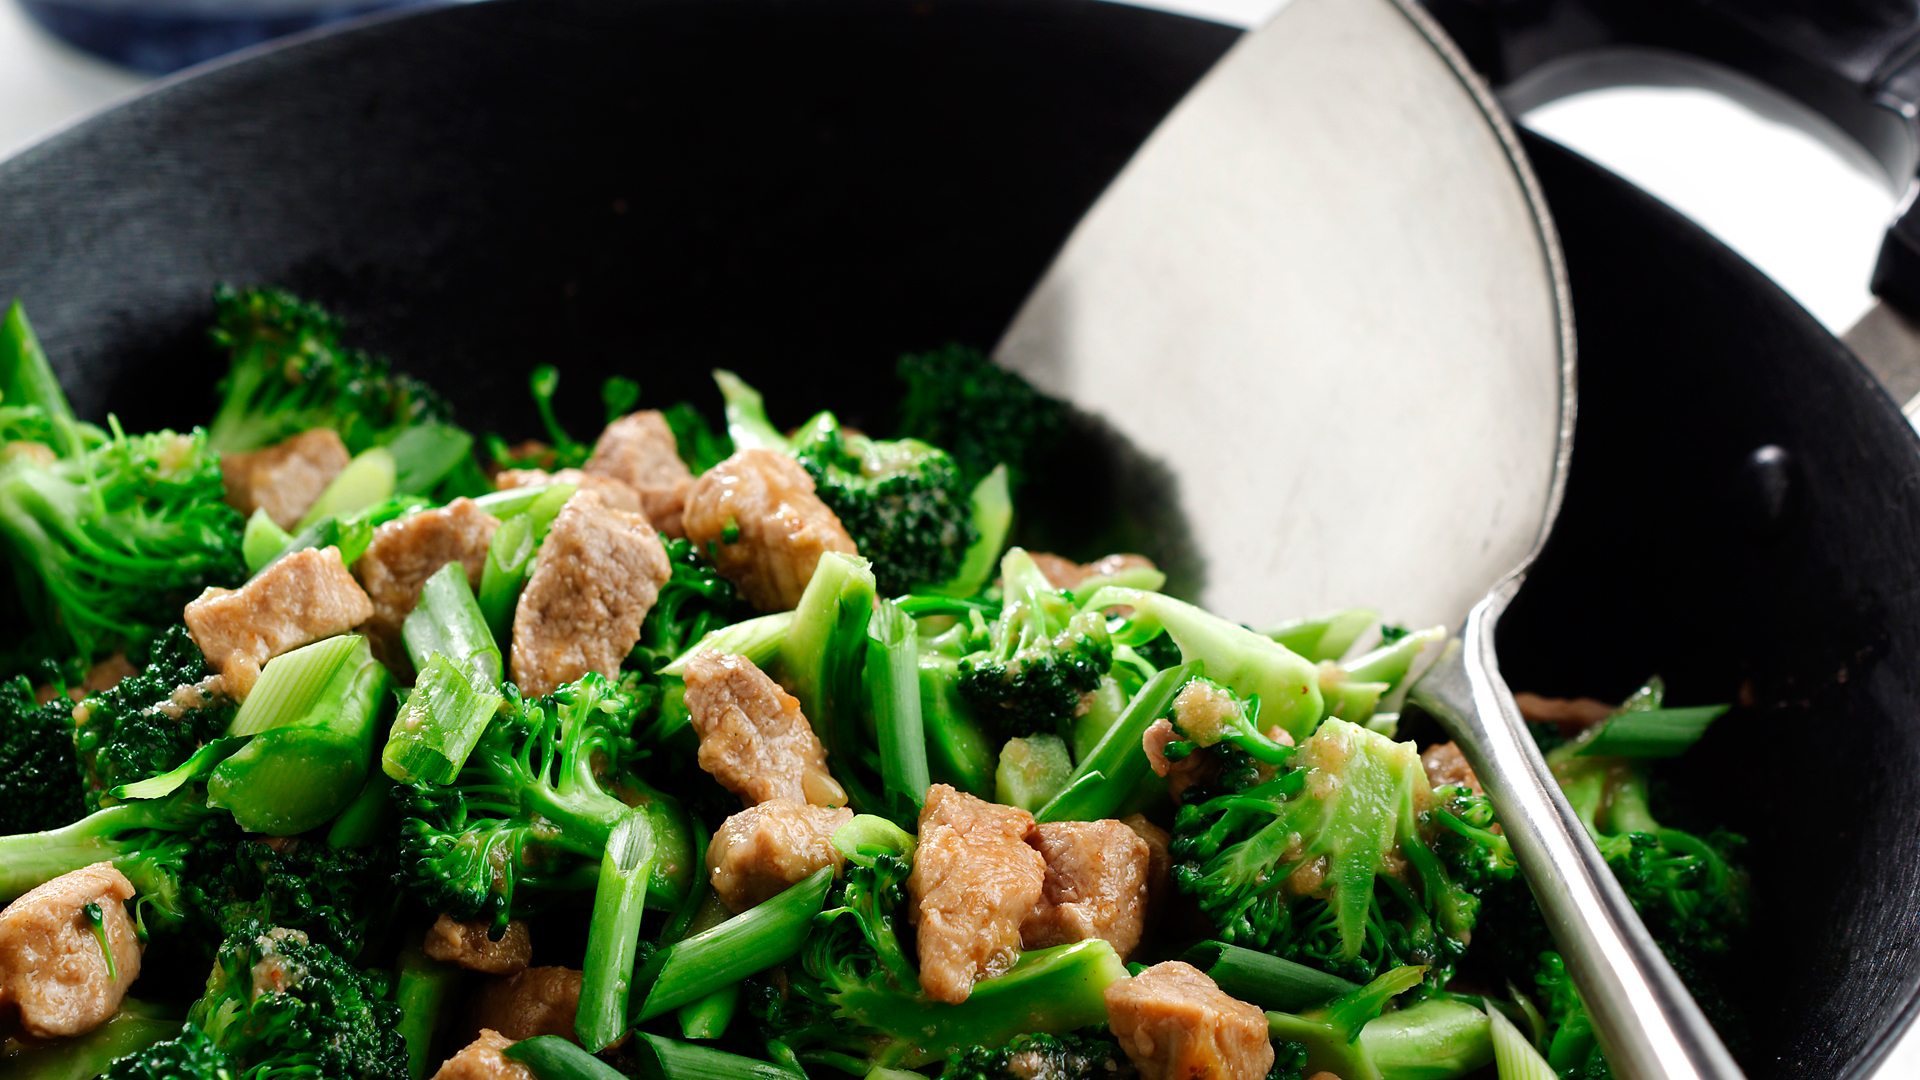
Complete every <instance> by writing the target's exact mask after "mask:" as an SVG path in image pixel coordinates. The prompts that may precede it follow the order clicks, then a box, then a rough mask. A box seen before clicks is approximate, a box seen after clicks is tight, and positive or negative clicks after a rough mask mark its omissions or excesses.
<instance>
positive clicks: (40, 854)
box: [0, 796, 208, 921]
mask: <svg viewBox="0 0 1920 1080" xmlns="http://www.w3.org/2000/svg"><path fill="white" fill-rule="evenodd" d="M207 816H208V814H207V811H206V808H205V807H203V806H198V805H197V804H195V803H193V802H191V801H190V800H187V799H186V798H185V797H184V796H176V797H175V798H170V799H163V800H155V801H151V802H130V803H121V804H119V805H117V806H109V807H107V808H105V809H103V810H96V811H94V812H93V813H91V814H89V815H87V816H86V817H83V818H81V819H80V820H79V821H76V822H74V823H73V824H71V825H65V826H62V827H60V828H58V829H51V830H48V831H46V832H37V833H19V834H16V835H13V836H0V904H6V903H10V902H12V901H13V900H14V899H15V898H16V897H18V896H19V895H20V894H22V893H24V892H26V891H27V890H29V889H32V888H34V887H36V886H38V885H41V884H44V883H46V882H49V881H52V880H53V879H54V878H57V877H59V876H60V875H62V874H67V873H71V872H73V871H75V870H78V869H80V868H81V867H83V866H91V865H92V864H94V863H97V862H111V863H113V865H114V867H115V868H116V869H118V870H119V871H120V872H121V873H123V874H125V875H126V876H127V880H129V881H131V882H132V883H133V888H134V892H135V893H136V894H138V896H139V901H140V904H141V905H142V907H147V906H151V907H152V908H153V909H154V910H155V911H157V912H158V913H159V914H160V915H162V917H163V918H165V919H166V920H168V921H176V920H178V919H179V918H180V917H181V916H182V909H181V906H180V864H181V861H182V860H183V859H184V858H185V857H186V854H187V851H188V848H189V846H190V844H191V838H190V830H191V829H193V828H194V827H195V826H196V825H197V824H198V823H199V822H200V821H201V820H203V819H205V818H206V817H207ZM156 832H159V833H166V834H178V835H169V836H164V837H160V838H156V837H155V836H154V835H153V833H156Z"/></svg>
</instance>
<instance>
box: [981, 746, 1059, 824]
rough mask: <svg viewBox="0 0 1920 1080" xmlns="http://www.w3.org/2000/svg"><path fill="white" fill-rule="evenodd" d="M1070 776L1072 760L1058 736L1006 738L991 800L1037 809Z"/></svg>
mask: <svg viewBox="0 0 1920 1080" xmlns="http://www.w3.org/2000/svg"><path fill="white" fill-rule="evenodd" d="M1072 775H1073V759H1072V758H1071V757H1069V756H1068V754H1067V744H1066V741H1065V740H1064V739H1062V738H1060V736H1058V735H1031V736H1028V737H1027V738H1024V739H1008V740H1007V744H1006V745H1005V746H1003V747H1001V748H1000V765H999V768H997V769H996V770H994V774H993V782H994V786H993V791H994V795H993V801H994V802H997V803H1001V804H1003V805H1006V806H1017V807H1019V808H1021V809H1022V810H1028V811H1033V810H1038V809H1040V808H1041V807H1042V806H1045V805H1046V804H1047V803H1048V802H1049V801H1051V800H1052V799H1053V797H1054V796H1055V795H1058V794H1059V793H1060V791H1061V789H1062V788H1064V787H1066V786H1067V780H1068V778H1069V777H1070V776H1072Z"/></svg>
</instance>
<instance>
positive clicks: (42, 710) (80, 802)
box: [0, 675, 87, 834]
mask: <svg viewBox="0 0 1920 1080" xmlns="http://www.w3.org/2000/svg"><path fill="white" fill-rule="evenodd" d="M86 812H87V808H86V802H85V800H84V799H83V798H82V787H81V784H80V763H79V761H78V759H77V758H75V756H74V752H73V702H71V701H69V700H67V698H66V696H65V695H61V696H60V697H57V698H55V699H54V700H52V701H49V702H47V703H46V704H45V705H41V704H39V703H37V702H35V701H34V695H33V684H32V683H31V682H29V681H28V680H27V677H26V676H24V675H20V676H16V677H15V678H13V679H11V680H9V681H7V682H0V834H12V833H31V832H39V831H41V830H43V829H56V828H59V827H60V826H62V825H66V824H68V823H69V822H73V821H78V820H79V819H80V818H81V817H83V816H85V814H86Z"/></svg>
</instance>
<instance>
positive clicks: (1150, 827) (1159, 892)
mask: <svg viewBox="0 0 1920 1080" xmlns="http://www.w3.org/2000/svg"><path fill="white" fill-rule="evenodd" d="M1120 821H1121V823H1122V824H1124V825H1125V826H1126V827H1127V828H1129V829H1132V830H1133V832H1134V835H1136V836H1138V837H1139V838H1140V839H1142V840H1144V841H1146V843H1147V918H1148V919H1149V920H1152V919H1153V918H1154V917H1155V916H1156V915H1158V914H1159V913H1160V907H1161V905H1162V904H1163V903H1165V902H1166V899H1167V897H1169V896H1171V895H1173V894H1172V892H1171V890H1172V888H1173V856H1172V855H1170V854H1169V853H1168V851H1167V845H1169V844H1171V843H1173V834H1172V833H1169V832H1168V831H1167V830H1165V829H1163V828H1161V827H1160V826H1158V825H1155V824H1154V823H1153V822H1151V821H1148V820H1147V816H1146V815H1145V814H1130V815H1128V816H1126V817H1124V818H1121V819H1120Z"/></svg>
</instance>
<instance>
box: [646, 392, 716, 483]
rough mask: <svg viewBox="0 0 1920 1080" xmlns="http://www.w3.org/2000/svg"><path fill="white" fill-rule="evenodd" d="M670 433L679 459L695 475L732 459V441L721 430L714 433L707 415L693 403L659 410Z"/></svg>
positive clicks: (681, 403)
mask: <svg viewBox="0 0 1920 1080" xmlns="http://www.w3.org/2000/svg"><path fill="white" fill-rule="evenodd" d="M660 415H661V417H662V418H663V419H665V420H666V422H667V428H668V430H670V431H672V432H673V445H674V448H675V449H676V450H678V451H679V453H680V460H681V461H684V462H686V463H687V468H688V469H689V470H691V471H692V472H693V474H694V475H695V476H699V475H700V474H701V473H704V472H706V471H707V470H708V469H711V468H713V467H714V466H715V465H718V464H720V463H721V462H722V461H725V460H727V458H729V457H732V456H733V440H732V439H729V438H727V433H726V432H724V431H715V430H714V429H713V425H712V424H711V423H710V422H708V420H707V417H706V414H704V413H702V412H701V411H700V410H699V409H696V408H694V407H693V405H692V404H690V403H688V402H685V401H680V402H675V403H674V404H672V405H669V406H667V407H666V408H664V409H662V410H660Z"/></svg>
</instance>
